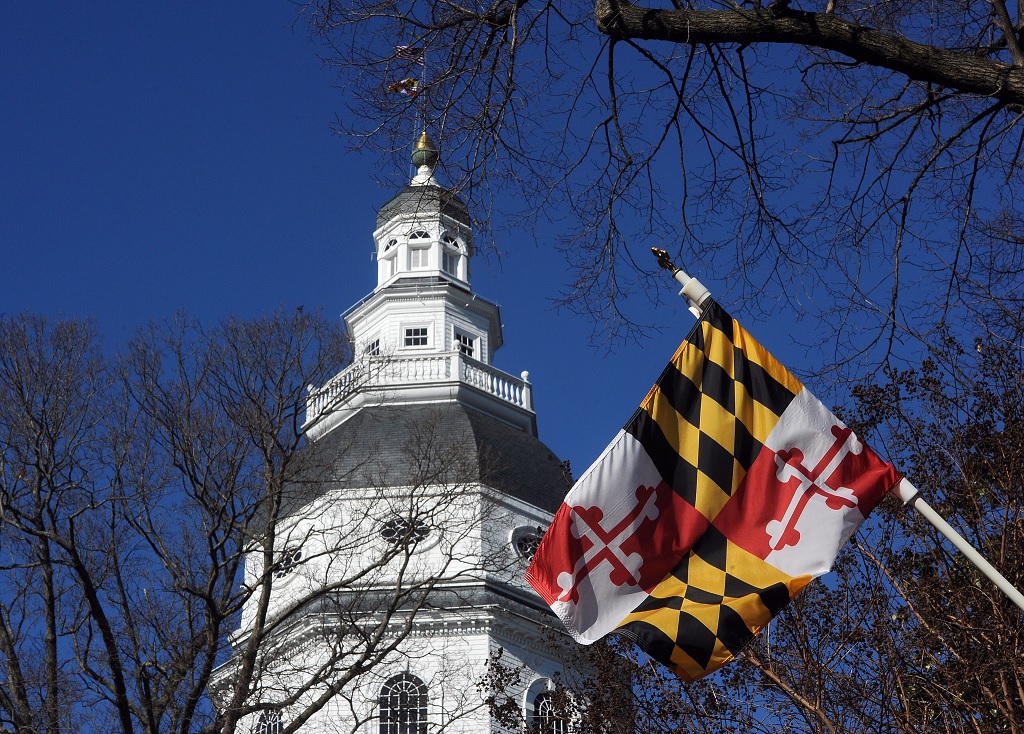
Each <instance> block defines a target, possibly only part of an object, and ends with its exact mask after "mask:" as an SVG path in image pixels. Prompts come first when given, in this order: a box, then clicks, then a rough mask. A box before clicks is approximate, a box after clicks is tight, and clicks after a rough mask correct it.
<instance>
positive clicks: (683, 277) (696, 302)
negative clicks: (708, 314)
mask: <svg viewBox="0 0 1024 734" xmlns="http://www.w3.org/2000/svg"><path fill="white" fill-rule="evenodd" d="M651 253H652V254H653V255H654V256H655V257H656V258H658V265H660V266H661V267H662V268H664V269H665V270H670V271H671V272H672V277H673V278H674V279H675V280H676V282H677V283H679V285H681V286H682V287H683V289H682V290H681V291H679V295H681V296H682V297H684V298H685V299H686V300H687V301H689V303H690V313H692V314H693V315H694V316H696V317H697V318H700V314H701V309H702V308H703V307H704V303H705V302H706V301H707V300H708V299H709V298H710V297H711V294H710V293H708V289H707V288H705V287H704V285H703V284H702V283H701V282H700V281H699V280H697V279H696V278H691V277H690V276H689V275H687V274H686V273H685V272H683V269H682V268H677V267H676V266H675V265H673V264H672V261H671V260H669V259H668V253H667V252H666V251H665V250H659V249H658V248H657V247H652V248H651Z"/></svg>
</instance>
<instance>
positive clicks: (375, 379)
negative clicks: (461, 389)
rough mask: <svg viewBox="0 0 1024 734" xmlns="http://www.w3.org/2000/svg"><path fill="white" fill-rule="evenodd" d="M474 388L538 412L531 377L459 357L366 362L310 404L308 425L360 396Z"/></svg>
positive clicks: (368, 359)
mask: <svg viewBox="0 0 1024 734" xmlns="http://www.w3.org/2000/svg"><path fill="white" fill-rule="evenodd" d="M446 383H447V384H451V385H453V386H455V385H457V384H459V383H461V384H465V385H469V386H471V387H473V388H476V389H477V390H480V391H481V392H483V393H485V394H487V395H491V396H492V397H494V398H497V399H498V400H500V401H502V402H505V403H509V404H511V405H514V406H516V407H519V408H522V409H524V410H526V411H530V412H532V411H533V395H532V391H531V387H530V382H529V373H528V372H523V373H522V379H520V378H517V377H513V376H512V375H510V374H508V373H507V372H502V371H501V370H499V369H497V368H495V367H492V366H491V365H489V364H485V363H484V362H480V361H478V360H475V359H472V358H470V357H467V356H466V355H464V354H462V353H461V352H459V351H452V352H446V353H443V354H430V355H417V356H379V357H370V356H363V357H362V358H360V359H358V360H357V361H356V362H354V363H353V364H351V365H349V366H348V367H347V368H346V369H344V370H343V371H342V372H340V373H339V374H338V375H336V376H335V377H333V378H332V379H331V380H330V381H329V382H327V384H325V385H324V386H323V387H320V388H316V389H311V391H310V394H309V397H308V398H307V399H306V424H307V425H309V424H310V423H312V422H313V421H315V420H316V419H318V418H320V417H322V416H323V415H324V414H325V413H326V412H328V411H329V410H330V409H331V408H332V407H334V406H338V405H342V404H344V403H345V402H347V401H348V400H349V399H350V398H351V397H352V396H354V395H356V394H357V393H360V392H387V391H389V390H394V391H395V392H396V393H397V392H398V391H400V390H407V389H410V388H415V387H419V386H423V387H429V386H440V385H444V384H446Z"/></svg>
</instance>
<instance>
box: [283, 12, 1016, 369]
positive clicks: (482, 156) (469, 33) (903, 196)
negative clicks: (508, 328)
mask: <svg viewBox="0 0 1024 734" xmlns="http://www.w3.org/2000/svg"><path fill="white" fill-rule="evenodd" d="M296 5H297V6H298V7H299V8H300V9H301V12H302V14H303V15H304V17H305V18H306V19H307V20H308V21H309V23H310V24H311V27H312V29H313V30H314V32H315V34H316V35H317V37H318V38H319V39H320V40H322V41H323V43H324V44H325V46H326V52H325V57H326V59H327V61H328V63H330V64H331V65H333V66H334V67H335V68H336V69H337V70H338V74H339V82H340V86H341V88H342V89H343V90H344V96H343V98H342V100H343V101H341V102H340V104H344V105H345V111H344V112H343V113H342V114H340V115H339V118H338V127H339V129H341V130H342V131H344V132H346V133H349V134H350V135H352V136H353V139H354V140H355V141H356V142H357V144H360V145H373V144H377V145H380V146H382V147H384V148H385V149H390V150H392V151H397V152H398V153H399V157H400V158H401V159H405V156H407V151H408V147H407V146H408V144H409V141H410V140H412V139H413V137H414V134H415V133H416V132H417V128H419V127H420V126H423V125H425V126H426V127H428V128H429V130H430V131H431V133H432V134H434V135H435V136H437V137H438V138H439V142H440V147H441V149H442V155H443V163H444V166H445V172H446V174H447V175H448V176H449V177H450V178H452V179H454V182H455V183H456V188H458V189H460V190H461V192H462V193H463V194H464V195H465V196H468V197H469V198H470V199H471V200H472V201H473V202H474V203H475V204H476V209H475V210H476V211H477V212H480V213H482V218H484V219H487V218H488V217H489V215H490V214H491V212H492V207H494V206H498V207H500V206H501V203H502V202H506V203H507V202H514V204H513V205H512V206H517V205H518V204H519V203H520V202H525V203H526V206H525V207H523V208H522V209H517V210H516V211H517V213H519V214H524V215H525V214H532V215H542V216H543V215H544V214H549V215H550V216H551V219H553V220H557V222H558V223H560V225H561V231H562V233H563V235H564V237H563V238H562V239H561V240H560V241H559V242H557V243H556V244H557V246H558V247H559V248H560V249H561V250H562V252H563V253H564V254H565V256H566V259H567V262H568V264H569V266H570V268H571V269H570V274H569V276H568V280H567V282H566V283H565V289H564V292H563V293H561V294H560V302H561V303H563V304H564V305H566V306H569V307H570V308H572V309H575V310H577V311H580V312H584V313H586V314H588V315H589V316H591V317H593V318H594V319H595V324H596V328H595V336H596V338H597V339H599V340H604V339H606V338H609V337H616V336H619V337H621V336H625V337H629V336H635V335H636V334H637V333H638V331H637V330H638V329H639V328H641V325H642V324H644V323H647V322H649V320H650V319H649V317H648V316H647V315H646V314H644V313H642V311H641V310H640V309H637V308H635V307H634V306H633V305H632V303H627V302H626V297H627V296H631V295H634V294H638V293H639V292H643V293H646V294H650V293H657V292H658V287H656V286H655V285H654V283H655V282H654V281H652V280H651V279H650V276H651V274H652V273H653V272H654V270H655V266H654V263H653V261H652V260H650V258H649V255H648V248H649V246H651V245H659V246H660V245H661V244H663V243H665V244H667V245H668V246H669V249H670V250H674V251H675V252H674V254H678V255H679V256H680V262H682V263H684V264H686V265H688V266H689V267H690V269H692V270H694V271H697V272H698V273H704V274H706V275H708V276H709V277H712V278H716V279H718V280H719V281H720V283H719V285H718V287H717V289H716V290H717V295H718V296H719V297H720V298H721V299H723V300H726V301H730V302H734V303H737V302H738V303H737V310H738V309H740V308H742V309H745V310H748V311H750V310H753V311H756V310H758V309H761V310H763V311H765V312H776V311H777V310H778V309H779V308H780V304H782V303H785V304H788V306H789V307H791V309H792V311H791V312H795V313H796V314H810V315H812V316H817V317H819V318H818V319H816V320H815V323H822V324H823V328H821V329H820V330H815V329H812V330H811V331H812V332H813V335H812V336H810V337H809V338H808V341H809V342H813V343H816V344H820V343H821V342H831V343H832V346H833V349H834V356H833V358H832V359H828V355H827V354H826V355H823V356H824V357H825V361H826V362H832V363H835V364H839V363H842V362H846V363H847V365H848V366H849V365H850V364H856V363H854V362H851V359H852V357H853V356H854V355H857V354H863V355H865V359H867V360H869V364H878V363H879V362H881V361H884V360H885V359H886V358H887V357H888V356H890V355H892V354H893V352H894V351H898V350H899V347H900V344H901V343H902V342H903V341H905V340H913V339H917V338H925V339H926V338H927V335H928V334H929V333H930V332H931V330H932V329H933V328H935V327H936V326H937V324H940V323H942V322H943V321H944V320H945V321H946V322H947V323H948V322H956V321H957V320H958V318H959V313H958V311H957V310H956V309H958V308H962V307H966V308H972V307H973V306H974V304H976V303H977V296H978V286H979V281H986V280H987V279H989V278H990V277H991V276H992V275H993V271H991V270H989V269H986V268H987V264H988V263H990V262H992V261H999V268H1000V271H1001V277H1000V279H999V282H998V283H994V282H985V283H983V285H985V286H996V287H989V288H986V290H987V293H988V295H989V296H992V297H996V298H1010V297H1012V296H1013V295H1014V294H1019V292H1020V285H1021V280H1022V278H1021V273H1022V261H1021V258H1022V254H1021V253H1022V252H1024V248H1022V247H1021V241H1020V238H1019V232H1020V230H1021V209H1020V203H1019V197H1017V196H1015V195H1014V194H1013V191H1014V190H1015V189H1014V186H1015V183H1016V182H1017V179H1018V171H1019V169H1020V166H1021V161H1022V159H1021V150H1022V144H1024V137H1022V130H1024V127H1022V125H1021V114H1022V109H1024V107H1022V103H1024V69H1022V68H1021V64H1022V53H1021V50H1020V41H1019V35H1020V30H1021V24H1022V16H1021V10H1020V8H1019V7H1018V6H1012V5H1009V4H1007V3H1006V2H1004V0H991V1H989V0H985V1H982V0H972V1H971V2H966V3H953V2H938V3H934V2H933V3H919V2H912V3H910V4H908V3H906V2H898V3H897V2H893V1H891V0H883V1H882V2H876V3H868V4H863V3H862V4H857V3H850V2H847V1H846V0H809V2H808V3H805V4H803V5H802V6H801V7H797V5H798V3H796V2H791V1H790V0H776V1H775V2H772V3H770V4H764V3H762V2H761V0H753V1H752V2H732V1H731V0H709V1H707V2H680V1H679V0H673V2H663V3H656V4H653V5H650V4H648V5H645V4H643V3H630V2H626V0H583V1H574V0H565V1H555V0H547V1H546V2H540V3H524V2H520V1H519V0H494V1H493V2H484V3H469V4H466V3H456V2H451V1H450V0H423V1H422V2H412V3H406V4H395V3H381V2H376V1H375V0H370V1H362V0H356V1H355V2H343V3H342V2H335V1H334V0H312V1H311V2H297V3H296ZM399 45H402V46H406V47H408V48H407V49H405V50H403V51H402V52H396V47H397V46H399ZM409 49H417V50H420V51H422V57H421V56H418V54H417V53H416V52H412V51H410V50H409ZM419 58H423V59H425V66H423V67H421V66H420V65H419V63H418V59H419ZM402 78H415V79H417V80H422V83H421V84H420V85H419V93H418V94H417V95H416V96H415V97H413V98H410V97H408V96H405V95H402V94H394V93H389V92H388V91H387V87H388V85H389V83H391V82H394V81H395V80H398V79H402ZM396 170H404V169H401V168H398V169H396ZM509 209H510V207H509V206H505V213H509ZM680 243H681V244H680ZM543 245H544V246H547V245H548V243H546V242H545V243H543ZM636 301H640V303H639V305H640V306H641V307H642V308H643V309H646V308H647V306H648V303H647V299H645V298H640V299H634V302H633V303H635V302H636ZM854 326H855V327H856V328H854ZM844 327H845V328H844ZM854 369H856V368H854Z"/></svg>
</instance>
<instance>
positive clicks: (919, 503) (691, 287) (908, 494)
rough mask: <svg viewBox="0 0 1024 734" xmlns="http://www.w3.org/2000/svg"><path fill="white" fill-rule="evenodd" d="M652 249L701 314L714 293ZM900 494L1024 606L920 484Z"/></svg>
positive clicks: (904, 485)
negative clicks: (923, 492) (927, 499)
mask: <svg viewBox="0 0 1024 734" xmlns="http://www.w3.org/2000/svg"><path fill="white" fill-rule="evenodd" d="M651 252H652V253H654V256H655V257H656V258H658V265H660V266H661V267H663V268H664V269H665V270H671V271H672V277H673V278H675V279H676V282H678V283H679V285H681V286H682V287H683V289H682V290H681V291H679V295H680V296H683V297H684V298H686V300H687V301H689V302H690V312H691V313H692V314H693V315H694V316H696V317H697V318H700V312H701V308H702V307H703V306H704V302H705V301H707V299H708V298H710V297H711V293H710V292H709V291H708V289H707V288H705V287H704V285H703V284H702V283H701V282H700V281H699V280H697V279H696V278H691V277H690V276H689V275H687V274H686V273H684V272H683V271H682V270H681V269H679V268H677V267H676V266H675V265H673V264H672V262H671V261H670V260H669V257H668V253H667V252H665V251H664V250H659V249H658V248H656V247H652V248H651ZM891 491H892V492H893V493H894V494H896V496H898V497H899V498H900V499H901V500H903V504H904V506H908V505H909V506H910V507H913V508H914V509H915V510H917V511H918V512H919V513H921V516H922V517H924V519H925V520H927V521H928V522H930V523H931V524H932V525H933V526H934V527H935V529H936V530H938V531H939V532H940V533H942V534H943V535H944V536H945V537H946V539H947V540H948V541H949V542H950V543H952V544H953V545H954V546H956V548H957V550H959V551H960V552H961V553H963V554H964V555H965V556H967V560H969V561H970V562H971V563H973V564H974V565H975V566H976V567H977V569H978V570H979V571H981V572H982V573H983V574H985V576H986V577H988V579H989V580H990V581H992V582H993V583H994V584H995V585H996V586H997V587H998V588H999V590H1000V591H1002V592H1003V593H1004V594H1006V596H1007V598H1009V600H1010V601H1012V602H1013V603H1014V604H1016V605H1017V606H1018V607H1020V608H1021V609H1022V610H1024V594H1022V593H1021V592H1020V590H1019V589H1018V588H1017V587H1016V586H1014V585H1013V584H1011V583H1010V582H1009V581H1007V580H1006V577H1005V576H1003V575H1002V574H1001V573H999V571H997V570H996V568H995V567H994V566H993V565H992V564H991V563H989V562H988V561H986V560H985V557H984V556H982V555H981V554H980V553H979V552H978V551H977V550H975V548H974V546H972V545H971V544H970V543H968V542H967V541H966V540H964V538H963V536H962V535H960V533H958V532H957V531H955V530H954V529H953V528H952V527H951V526H950V524H949V523H948V522H946V521H945V520H943V519H942V516H941V515H939V513H937V512H936V511H935V510H933V509H932V508H931V507H930V506H929V505H928V503H927V502H925V501H924V500H923V499H922V498H921V493H920V492H919V491H918V489H917V487H915V486H914V485H913V484H911V483H910V482H909V481H908V480H907V479H906V478H903V479H901V480H900V482H899V484H897V485H896V486H895V487H893V488H892V490H891Z"/></svg>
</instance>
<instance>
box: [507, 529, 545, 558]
mask: <svg viewBox="0 0 1024 734" xmlns="http://www.w3.org/2000/svg"><path fill="white" fill-rule="evenodd" d="M543 534H544V529H543V528H531V527H528V526H523V527H518V528H516V529H515V530H513V531H512V548H513V549H514V550H515V552H516V556H518V557H519V559H520V560H522V561H525V562H526V563H529V562H530V561H532V560H533V557H534V556H535V555H536V554H537V547H538V546H539V545H540V539H541V537H542V536H543Z"/></svg>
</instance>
